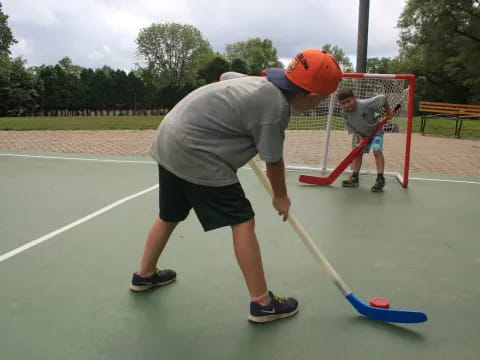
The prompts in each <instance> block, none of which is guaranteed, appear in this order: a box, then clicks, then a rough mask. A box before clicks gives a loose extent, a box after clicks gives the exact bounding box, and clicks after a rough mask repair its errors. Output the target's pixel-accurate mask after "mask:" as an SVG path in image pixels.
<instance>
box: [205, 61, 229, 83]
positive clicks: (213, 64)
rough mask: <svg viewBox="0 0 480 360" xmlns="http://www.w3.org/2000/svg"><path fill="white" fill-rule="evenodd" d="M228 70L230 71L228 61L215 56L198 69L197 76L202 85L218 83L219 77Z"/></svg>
mask: <svg viewBox="0 0 480 360" xmlns="http://www.w3.org/2000/svg"><path fill="white" fill-rule="evenodd" d="M228 70H230V64H229V63H228V61H227V60H226V59H225V58H224V57H223V56H222V55H217V56H215V57H213V58H212V59H211V60H210V61H209V62H208V63H206V65H205V66H204V67H203V68H201V69H200V71H199V72H198V75H199V77H200V78H201V79H202V80H203V82H204V83H207V84H208V83H211V82H214V81H218V78H219V77H220V75H221V74H223V73H224V72H226V71H228Z"/></svg>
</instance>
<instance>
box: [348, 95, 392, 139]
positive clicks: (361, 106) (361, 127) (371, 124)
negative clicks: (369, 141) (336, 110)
mask: <svg viewBox="0 0 480 360" xmlns="http://www.w3.org/2000/svg"><path fill="white" fill-rule="evenodd" d="M385 101H386V97H385V95H377V96H374V97H372V98H370V99H364V100H360V99H358V100H357V104H356V105H355V109H353V111H343V112H342V116H343V119H344V120H345V127H346V128H347V130H348V133H349V134H354V133H359V134H360V135H362V136H370V135H372V133H373V132H374V131H375V128H376V126H377V124H378V123H379V121H380V119H379V118H378V114H376V111H378V110H380V109H381V108H383V107H384V106H385Z"/></svg>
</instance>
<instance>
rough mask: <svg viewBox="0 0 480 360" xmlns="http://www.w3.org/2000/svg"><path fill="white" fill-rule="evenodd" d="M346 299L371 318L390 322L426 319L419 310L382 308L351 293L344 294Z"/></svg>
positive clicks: (412, 321) (419, 321)
mask: <svg viewBox="0 0 480 360" xmlns="http://www.w3.org/2000/svg"><path fill="white" fill-rule="evenodd" d="M346 298H347V300H348V301H349V302H350V304H352V305H353V307H354V308H355V309H356V310H357V311H358V312H359V313H360V314H362V315H364V316H366V317H369V318H371V319H375V320H379V321H385V322H392V323H421V322H425V321H427V319H428V318H427V315H426V314H425V313H423V312H421V311H412V310H395V309H382V308H377V307H374V306H370V305H367V304H365V303H364V302H363V301H361V300H359V299H357V298H356V297H355V295H353V293H350V295H348V296H346Z"/></svg>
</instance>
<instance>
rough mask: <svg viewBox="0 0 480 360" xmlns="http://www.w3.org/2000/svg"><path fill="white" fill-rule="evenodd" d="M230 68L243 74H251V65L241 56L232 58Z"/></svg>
mask: <svg viewBox="0 0 480 360" xmlns="http://www.w3.org/2000/svg"><path fill="white" fill-rule="evenodd" d="M230 69H231V70H232V71H235V72H238V73H241V74H251V70H250V66H248V63H247V62H246V61H245V60H243V59H240V58H235V59H233V60H232V63H231V67H230ZM257 75H258V74H257Z"/></svg>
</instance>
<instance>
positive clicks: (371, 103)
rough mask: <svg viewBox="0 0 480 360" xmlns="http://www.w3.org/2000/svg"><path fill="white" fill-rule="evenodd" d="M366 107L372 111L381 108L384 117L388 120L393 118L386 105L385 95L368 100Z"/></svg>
mask: <svg viewBox="0 0 480 360" xmlns="http://www.w3.org/2000/svg"><path fill="white" fill-rule="evenodd" d="M366 102H367V106H368V107H370V108H371V109H372V110H373V111H378V110H380V109H381V108H383V109H384V110H385V116H386V117H387V118H388V119H389V120H390V119H391V118H392V117H393V113H392V110H391V109H390V105H389V104H388V100H387V97H386V96H385V95H377V96H374V97H372V98H370V99H368V100H366Z"/></svg>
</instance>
